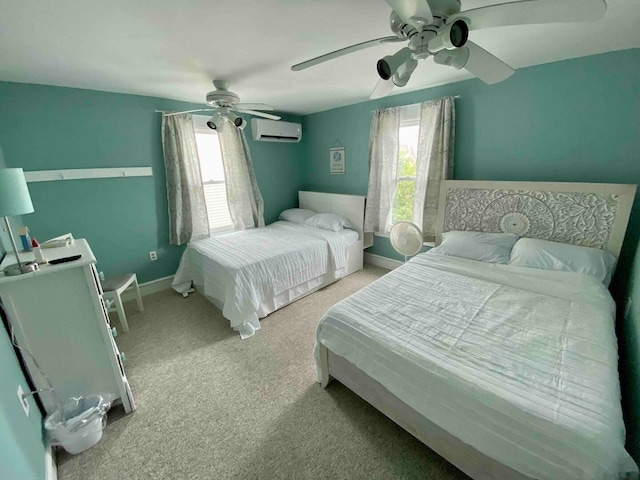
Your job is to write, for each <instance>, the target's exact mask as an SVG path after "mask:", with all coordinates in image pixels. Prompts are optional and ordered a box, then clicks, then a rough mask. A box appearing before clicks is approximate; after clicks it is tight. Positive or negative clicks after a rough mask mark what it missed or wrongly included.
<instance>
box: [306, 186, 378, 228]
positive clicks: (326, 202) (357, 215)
mask: <svg viewBox="0 0 640 480" xmlns="http://www.w3.org/2000/svg"><path fill="white" fill-rule="evenodd" d="M365 199H366V197H363V196H361V195H342V194H339V193H322V192H305V191H299V192H298V202H299V204H300V208H306V209H308V210H313V211H314V212H318V213H336V214H338V215H342V216H343V217H346V218H347V219H348V220H349V221H350V222H351V223H352V224H353V226H354V230H356V231H357V232H358V233H359V234H360V238H361V239H362V238H363V230H364V204H365Z"/></svg>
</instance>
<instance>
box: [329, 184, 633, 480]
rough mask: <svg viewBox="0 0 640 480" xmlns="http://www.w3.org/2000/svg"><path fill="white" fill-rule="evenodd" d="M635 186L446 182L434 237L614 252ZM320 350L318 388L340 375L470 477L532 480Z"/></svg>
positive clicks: (616, 249)
mask: <svg viewBox="0 0 640 480" xmlns="http://www.w3.org/2000/svg"><path fill="white" fill-rule="evenodd" d="M635 191H636V186H635V185H614V184H589V183H529V182H526V183H525V182H485V181H479V182H476V181H453V180H449V181H444V182H442V185H441V189H440V207H441V208H440V213H439V217H438V224H437V226H436V239H437V240H436V241H437V243H440V240H441V238H442V232H446V231H449V230H470V231H474V230H475V231H487V232H499V231H510V232H514V233H518V234H519V235H520V236H526V237H532V238H544V239H549V240H553V241H559V242H563V243H570V244H574V245H583V246H591V247H597V248H603V249H606V250H608V251H610V252H611V253H613V254H614V255H616V256H618V255H619V253H620V248H621V247H622V241H623V240H624V235H625V231H626V227H627V223H628V221H629V214H630V212H631V206H632V204H633V199H634V196H635ZM581 219H588V220H589V221H588V222H587V223H586V224H581V223H580V220H581ZM585 225H586V227H585ZM532 227H533V228H532ZM319 355H320V358H319V360H320V372H321V378H320V383H321V385H322V387H323V388H325V387H327V385H328V384H329V383H330V382H331V380H332V379H336V380H338V381H339V382H340V383H342V384H343V385H345V386H346V387H348V388H349V389H350V390H352V391H353V392H354V393H356V394H357V395H358V396H360V397H361V398H362V399H364V400H365V401H367V402H368V403H370V404H371V405H372V406H373V407H375V408H376V409H378V410H379V411H380V412H382V413H383V414H384V415H386V416H387V417H389V418H390V419H391V420H393V421H394V422H395V423H397V424H398V425H400V426H401V427H402V428H404V429H405V430H406V431H407V432H409V433H410V434H412V435H413V436H414V437H416V438H417V439H418V440H420V441H421V442H423V443H424V444H425V445H427V446H428V447H430V448H431V449H432V450H433V451H435V452H436V453H438V454H439V455H440V456H442V457H443V458H444V459H445V460H447V461H448V462H450V463H451V464H453V465H455V466H456V467H458V468H459V469H460V470H462V471H463V472H464V473H466V474H467V475H469V476H470V477H471V478H474V479H482V480H485V479H495V480H507V479H513V480H524V479H529V480H531V477H528V476H526V475H524V474H522V473H520V472H518V471H516V470H514V469H512V468H510V467H508V466H506V465H504V464H502V463H500V462H498V461H496V460H494V459H492V458H490V457H487V456H486V455H484V454H482V453H481V452H479V451H478V450H476V449H475V448H473V447H472V446H470V445H468V444H466V443H464V442H462V441H461V440H459V439H458V438H456V437H454V436H453V435H451V434H450V433H449V432H447V431H446V430H443V429H442V428H440V427H439V426H437V425H436V424H434V423H433V422H431V421H430V420H429V419H428V418H427V417H425V416H423V415H422V414H420V413H418V412H417V411H415V410H414V409H412V408H411V407H409V406H408V405H407V404H405V403H404V402H403V401H402V400H400V399H399V398H398V397H396V396H395V395H393V394H392V393H390V392H389V391H388V390H387V389H386V388H385V387H384V386H383V385H381V384H380V383H378V382H377V381H376V380H374V379H372V378H371V377H369V376H368V375H367V374H366V373H364V372H363V371H362V370H360V369H359V368H357V367H356V366H354V365H353V364H352V363H350V362H349V361H348V360H346V359H345V358H344V357H341V356H340V355H337V354H335V353H333V352H332V351H331V350H329V349H327V348H326V347H325V346H324V345H322V344H320V345H319Z"/></svg>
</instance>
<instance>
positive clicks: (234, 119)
mask: <svg viewBox="0 0 640 480" xmlns="http://www.w3.org/2000/svg"><path fill="white" fill-rule="evenodd" d="M227 118H228V119H229V120H230V121H231V123H233V124H234V125H235V126H236V127H238V128H239V129H240V130H244V129H245V127H246V126H247V122H246V120H245V119H244V118H242V117H239V116H238V115H234V114H233V113H228V114H227Z"/></svg>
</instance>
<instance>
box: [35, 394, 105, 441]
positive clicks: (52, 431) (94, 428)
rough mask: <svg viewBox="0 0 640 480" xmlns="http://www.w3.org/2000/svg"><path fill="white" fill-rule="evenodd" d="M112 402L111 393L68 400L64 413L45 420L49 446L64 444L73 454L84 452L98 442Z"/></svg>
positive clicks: (62, 411)
mask: <svg viewBox="0 0 640 480" xmlns="http://www.w3.org/2000/svg"><path fill="white" fill-rule="evenodd" d="M112 399H113V397H112V395H111V394H109V393H97V394H92V395H84V396H82V397H77V398H69V399H68V400H67V401H66V402H65V404H64V406H63V407H62V410H56V411H55V412H53V413H52V414H51V415H49V416H48V417H47V418H46V419H45V421H44V428H45V430H46V431H47V433H48V436H49V440H50V443H51V444H52V445H61V446H62V447H63V448H64V449H65V450H66V451H67V452H69V453H72V454H76V453H80V452H83V451H84V450H86V449H88V448H90V447H92V446H93V445H95V444H96V443H98V442H99V441H100V439H101V438H102V430H103V429H104V427H105V425H106V414H107V410H109V407H110V406H111V401H112Z"/></svg>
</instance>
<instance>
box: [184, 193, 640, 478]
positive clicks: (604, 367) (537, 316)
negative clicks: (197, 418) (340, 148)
mask: <svg viewBox="0 0 640 480" xmlns="http://www.w3.org/2000/svg"><path fill="white" fill-rule="evenodd" d="M634 195H635V186H629V185H604V184H555V183H514V182H508V183H507V182H460V181H446V182H443V185H442V188H441V201H440V205H442V206H444V208H441V210H440V217H439V220H438V229H437V243H440V241H441V239H442V233H443V232H449V231H463V232H465V231H473V232H512V233H514V234H516V235H517V236H518V237H526V238H537V239H545V240H551V241H554V242H560V243H563V244H569V245H581V246H586V247H594V248H598V249H602V250H605V251H609V252H611V254H613V255H614V256H615V257H616V258H617V256H618V255H619V253H620V249H621V246H622V241H623V239H624V234H625V231H626V226H627V222H628V217H629V214H630V210H631V205H632V202H633V198H634ZM300 207H301V208H307V209H311V210H314V211H316V212H334V213H339V214H341V215H343V216H345V217H347V218H348V219H349V220H350V221H351V222H352V223H353V225H354V231H355V232H357V240H355V241H353V239H352V240H351V243H349V242H348V241H347V240H346V238H345V236H344V234H336V233H334V232H320V233H319V232H317V231H313V230H308V229H309V228H311V227H304V226H301V225H291V224H288V223H287V222H277V223H276V224H274V225H273V226H271V227H268V228H266V229H258V230H256V231H255V232H253V233H251V232H250V235H242V236H240V235H237V234H231V235H227V236H224V237H220V238H221V240H218V241H216V242H215V245H214V244H210V243H208V242H207V241H203V242H194V244H191V245H190V246H189V248H188V249H187V251H186V252H185V254H184V257H183V259H182V262H181V265H180V269H179V271H178V274H177V275H176V281H175V282H174V287H176V289H178V290H180V287H181V286H182V288H183V289H184V288H188V287H189V286H191V283H192V282H193V284H194V285H195V286H196V288H198V289H199V290H200V291H201V292H202V293H203V294H204V295H205V296H207V298H209V299H210V300H211V301H212V302H213V303H214V304H216V305H217V306H218V307H219V308H220V309H221V310H222V311H223V313H224V315H225V317H227V318H228V319H229V320H230V321H231V325H232V327H233V328H234V329H236V330H238V331H239V332H240V334H241V335H242V336H243V337H247V336H250V335H252V334H253V333H254V332H255V330H256V329H258V328H259V321H258V319H259V318H262V317H264V316H266V315H267V314H269V313H270V312H272V311H274V310H276V309H278V308H280V307H282V306H284V305H286V304H288V303H290V302H292V301H294V300H296V299H298V298H300V297H302V296H304V295H307V294H309V293H311V292H313V291H315V290H317V289H319V288H322V287H323V286H325V285H328V284H329V283H331V282H334V281H336V280H337V279H339V278H342V277H343V276H345V275H348V274H350V273H353V272H354V271H357V270H359V269H361V268H362V249H363V247H365V248H366V246H367V245H366V243H363V242H364V238H365V237H364V234H363V231H362V225H363V211H364V198H363V197H354V196H349V195H331V194H321V193H317V192H300ZM265 235H267V236H265ZM221 248H222V250H223V253H220V249H221ZM214 250H216V251H214ZM463 256H464V255H463ZM612 258H613V257H612ZM181 283H182V285H180V284H181ZM605 283H606V282H605ZM314 355H315V359H316V366H317V375H318V381H319V382H320V383H321V384H322V386H323V387H326V386H327V385H328V384H329V382H330V381H331V379H336V380H338V381H340V382H341V383H343V384H344V385H346V386H347V387H348V388H350V389H351V390H353V391H354V392H355V393H356V394H358V395H359V396H361V397H362V398H363V399H365V400H366V401H367V402H369V403H370V404H372V405H373V406H374V407H376V408H377V409H379V410H380V411H381V412H383V413H384V414H385V415H387V416H388V417H389V418H391V419H392V420H393V421H395V422H396V423H398V424H399V425H400V426H402V427H403V428H405V429H406V430H407V431H408V432H410V433H411V434H413V435H414V436H416V437H417V438H418V439H420V440H421V441H422V442H424V443H425V444H426V445H428V446H429V447H431V448H432V449H433V450H434V451H436V452H437V453H439V454H440V455H441V456H443V457H444V458H445V459H447V460H448V461H450V462H451V463H453V464H454V465H456V466H457V467H458V468H460V469H461V470H462V471H463V472H465V473H467V474H468V475H470V476H471V477H472V478H476V479H485V478H486V479H488V478H492V479H533V478H538V479H560V478H562V479H564V478H569V479H580V478H594V479H609V478H629V479H635V478H637V477H638V469H637V466H636V465H635V463H634V462H633V460H632V459H631V457H630V456H629V455H628V453H627V452H626V451H625V449H624V440H625V433H624V424H623V420H622V412H621V406H620V385H619V380H618V371H617V360H618V356H617V342H616V337H615V304H614V302H613V300H612V298H611V296H610V294H609V292H608V290H607V287H606V286H605V285H604V283H603V282H602V279H596V278H594V277H593V276H592V275H589V274H584V273H574V272H571V271H558V270H545V269H541V268H528V267H522V266H514V265H502V264H495V263H485V262H480V261H477V260H470V259H467V258H458V257H455V256H440V255H436V254H429V253H425V254H420V255H418V256H417V257H415V258H413V259H412V260H410V261H409V262H407V263H406V264H404V265H403V266H401V267H400V268H398V269H396V270H394V271H392V272H390V273H388V274H386V275H385V276H384V277H382V278H381V279H380V280H378V281H377V282H374V283H373V284H371V285H369V286H368V287H366V288H364V289H362V290H361V291H359V292H357V293H356V294H354V295H352V296H351V297H349V298H347V299H345V300H343V301H342V302H340V303H338V304H336V305H335V306H333V307H332V308H331V309H329V310H328V311H327V313H326V314H325V316H324V317H323V318H322V320H321V321H320V323H319V325H318V329H317V333H316V348H315V352H314Z"/></svg>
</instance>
